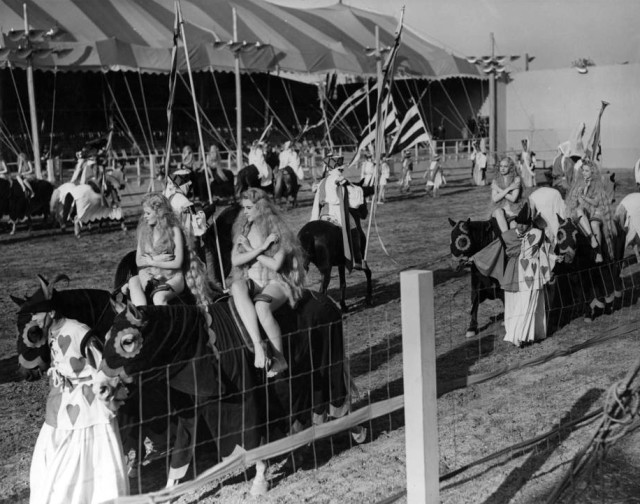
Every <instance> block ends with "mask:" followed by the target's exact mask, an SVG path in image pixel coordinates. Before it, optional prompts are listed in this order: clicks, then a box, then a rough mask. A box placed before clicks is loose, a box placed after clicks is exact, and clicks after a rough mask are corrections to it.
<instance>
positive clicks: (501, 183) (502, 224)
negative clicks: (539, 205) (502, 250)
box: [491, 157, 523, 233]
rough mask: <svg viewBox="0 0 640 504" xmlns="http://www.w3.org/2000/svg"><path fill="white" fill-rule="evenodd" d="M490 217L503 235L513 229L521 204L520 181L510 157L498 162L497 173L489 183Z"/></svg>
mask: <svg viewBox="0 0 640 504" xmlns="http://www.w3.org/2000/svg"><path fill="white" fill-rule="evenodd" d="M491 202H492V208H491V216H492V217H493V218H494V219H495V220H496V223H497V224H498V227H499V228H500V231H501V232H502V233H504V232H505V231H507V230H508V229H509V228H512V227H515V217H516V215H518V212H520V209H521V208H522V204H523V194H522V180H521V178H520V176H519V175H518V174H517V173H516V163H515V161H514V160H513V159H511V158H510V157H504V158H502V159H501V160H500V164H499V166H498V173H497V174H496V176H495V178H494V179H493V182H492V183H491Z"/></svg>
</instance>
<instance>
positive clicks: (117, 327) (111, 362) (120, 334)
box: [99, 300, 148, 380]
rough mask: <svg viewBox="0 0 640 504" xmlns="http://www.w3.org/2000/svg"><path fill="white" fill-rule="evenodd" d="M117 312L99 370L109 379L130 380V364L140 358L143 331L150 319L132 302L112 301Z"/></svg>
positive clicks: (106, 338)
mask: <svg viewBox="0 0 640 504" xmlns="http://www.w3.org/2000/svg"><path fill="white" fill-rule="evenodd" d="M111 304H112V307H113V309H114V311H115V312H116V316H115V318H114V319H113V323H112V325H111V328H110V329H109V331H108V332H107V335H106V337H105V341H104V345H103V359H102V362H101V363H100V366H99V369H100V371H101V372H103V373H104V374H105V375H106V376H107V377H109V378H116V377H119V378H122V379H124V380H130V379H131V378H130V374H129V373H130V369H131V366H130V364H131V363H132V362H133V361H134V360H135V358H136V357H138V356H139V354H140V351H141V350H142V346H143V343H144V337H143V333H142V329H143V328H144V327H145V326H146V324H147V321H148V318H147V316H146V313H145V311H144V310H143V309H142V310H141V309H139V308H138V307H136V306H134V305H133V304H132V303H131V302H130V301H127V303H126V304H125V303H122V302H119V301H116V300H112V301H111Z"/></svg>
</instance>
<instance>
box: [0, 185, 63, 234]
mask: <svg viewBox="0 0 640 504" xmlns="http://www.w3.org/2000/svg"><path fill="white" fill-rule="evenodd" d="M29 184H30V185H31V188H32V189H33V195H31V196H28V195H27V194H26V193H25V192H24V189H23V188H22V186H21V185H20V184H19V183H18V182H16V181H13V180H7V179H2V181H1V182H0V201H3V203H2V204H0V205H1V207H0V208H1V210H0V217H2V215H3V214H5V213H6V214H8V215H9V223H10V224H11V234H12V235H13V234H15V232H16V226H17V224H18V222H19V221H22V220H25V219H26V220H27V225H28V230H29V231H31V217H34V216H37V215H42V216H43V217H44V221H45V222H47V221H48V219H49V215H50V209H49V202H50V200H51V194H52V193H53V190H54V189H53V184H51V183H50V182H48V181H46V180H42V179H33V180H30V181H29Z"/></svg>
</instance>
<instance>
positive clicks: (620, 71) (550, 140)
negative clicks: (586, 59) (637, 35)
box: [499, 64, 640, 169]
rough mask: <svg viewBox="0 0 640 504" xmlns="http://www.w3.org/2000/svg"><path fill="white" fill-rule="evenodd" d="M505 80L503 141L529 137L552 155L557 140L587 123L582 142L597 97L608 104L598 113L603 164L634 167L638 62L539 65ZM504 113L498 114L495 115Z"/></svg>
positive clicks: (638, 141)
mask: <svg viewBox="0 0 640 504" xmlns="http://www.w3.org/2000/svg"><path fill="white" fill-rule="evenodd" d="M511 77H512V79H513V81H512V82H510V83H509V85H508V86H507V90H506V93H507V105H508V106H507V108H506V117H504V116H503V117H504V118H505V119H506V143H507V149H508V150H515V151H520V150H521V144H520V141H521V140H522V139H523V138H529V139H530V141H531V142H532V148H533V150H534V151H535V152H536V154H537V157H538V159H542V160H546V161H547V164H548V162H549V161H551V160H552V159H553V157H554V156H555V154H556V152H557V147H558V145H559V144H560V143H561V142H564V141H565V140H569V139H570V138H572V137H574V135H575V132H576V130H577V129H578V125H579V124H580V122H585V123H586V125H587V128H586V133H585V136H584V142H585V143H586V142H587V140H588V138H589V135H590V134H591V131H592V130H593V127H594V125H595V122H596V118H597V116H598V112H599V110H600V102H601V100H604V101H607V102H609V103H610V105H609V106H608V107H607V109H606V110H605V112H604V114H603V116H602V123H601V125H602V131H601V145H602V164H603V166H604V167H606V168H616V169H619V168H632V167H633V165H634V163H635V162H636V160H637V159H638V158H639V157H640V64H627V65H612V66H594V67H589V69H588V73H586V74H580V73H578V72H577V71H576V69H574V68H571V69H560V70H540V71H530V72H521V73H515V74H512V76H511ZM500 119H502V117H500V116H499V120H500Z"/></svg>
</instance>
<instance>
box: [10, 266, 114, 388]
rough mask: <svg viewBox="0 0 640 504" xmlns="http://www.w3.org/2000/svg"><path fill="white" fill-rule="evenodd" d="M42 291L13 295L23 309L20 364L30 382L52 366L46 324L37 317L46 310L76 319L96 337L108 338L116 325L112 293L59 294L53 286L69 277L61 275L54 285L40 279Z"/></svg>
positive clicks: (77, 291) (81, 291) (78, 291)
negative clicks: (113, 324)
mask: <svg viewBox="0 0 640 504" xmlns="http://www.w3.org/2000/svg"><path fill="white" fill-rule="evenodd" d="M38 279H39V281H40V288H39V289H38V290H36V291H35V292H34V293H33V294H32V295H31V296H29V297H27V298H18V297H16V296H11V299H12V300H13V301H14V302H15V303H16V304H17V305H18V306H19V310H18V320H17V328H18V339H17V348H18V363H19V373H20V375H21V376H22V377H23V378H25V379H26V380H29V381H31V380H33V379H36V378H39V377H40V376H41V374H42V373H43V372H44V371H46V370H47V369H48V367H49V365H50V363H51V354H50V351H49V345H48V342H47V337H46V335H45V334H44V332H43V329H42V325H41V324H40V323H39V322H38V319H37V317H35V316H34V315H35V314H37V313H40V312H41V311H42V309H43V307H44V306H45V305H46V309H47V310H49V309H51V310H55V311H57V312H58V313H60V314H61V315H62V316H64V317H67V318H71V319H75V320H77V321H79V322H82V323H83V324H86V325H88V326H89V327H91V328H92V329H93V331H94V332H95V334H97V335H98V336H100V337H102V338H104V335H105V334H106V333H107V330H108V329H109V328H110V327H111V324H112V323H113V318H114V316H115V311H113V309H112V307H111V304H110V299H111V293H110V292H108V291H105V290H99V289H66V290H63V291H57V290H55V289H54V288H53V287H54V285H55V284H56V283H57V282H59V281H62V280H65V281H68V280H69V279H68V277H66V276H65V275H59V276H58V277H56V278H55V279H54V280H53V281H52V282H48V281H47V280H46V279H44V278H43V277H41V276H38Z"/></svg>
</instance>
